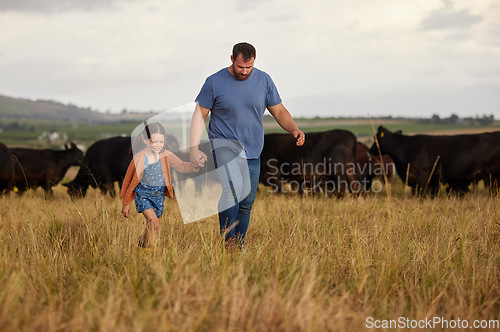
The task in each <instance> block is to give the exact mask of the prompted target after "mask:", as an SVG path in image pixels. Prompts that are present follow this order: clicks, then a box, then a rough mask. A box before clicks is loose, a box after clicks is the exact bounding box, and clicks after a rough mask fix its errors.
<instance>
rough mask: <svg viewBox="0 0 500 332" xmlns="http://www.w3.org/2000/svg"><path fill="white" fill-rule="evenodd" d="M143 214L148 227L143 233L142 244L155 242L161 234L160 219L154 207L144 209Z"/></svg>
mask: <svg viewBox="0 0 500 332" xmlns="http://www.w3.org/2000/svg"><path fill="white" fill-rule="evenodd" d="M142 214H143V215H144V217H145V218H146V229H145V230H144V234H143V235H142V244H143V245H146V244H151V243H154V242H155V241H156V240H157V239H158V236H159V235H160V219H159V218H158V217H157V216H156V213H155V211H154V210H153V209H147V210H144V211H143V212H142Z"/></svg>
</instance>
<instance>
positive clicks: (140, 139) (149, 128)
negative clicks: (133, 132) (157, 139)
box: [129, 122, 167, 156]
mask: <svg viewBox="0 0 500 332" xmlns="http://www.w3.org/2000/svg"><path fill="white" fill-rule="evenodd" d="M153 134H161V135H163V136H164V137H165V143H164V145H163V149H165V146H166V139H167V135H166V134H165V128H163V126H162V125H161V124H160V123H158V122H153V123H149V124H147V125H146V126H144V130H143V131H142V132H141V133H140V134H139V135H137V137H136V138H135V139H134V141H133V142H132V145H131V146H130V151H129V154H130V155H131V156H133V155H134V154H136V153H137V152H139V151H142V150H143V149H144V148H146V144H144V140H146V141H147V140H150V139H151V135H153Z"/></svg>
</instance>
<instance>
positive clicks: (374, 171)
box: [357, 142, 394, 191]
mask: <svg viewBox="0 0 500 332" xmlns="http://www.w3.org/2000/svg"><path fill="white" fill-rule="evenodd" d="M369 150H370V148H369V147H368V146H366V145H365V144H363V143H361V142H358V170H357V173H358V174H359V176H360V177H361V182H362V183H363V184H364V189H365V191H370V189H371V186H372V182H373V179H375V178H380V179H381V181H382V182H383V183H385V178H384V175H385V176H386V177H387V180H390V179H391V178H392V175H393V174H394V162H393V161H392V159H391V157H389V155H387V154H384V155H383V156H382V161H383V162H381V161H380V156H379V155H378V154H377V155H372V154H370V153H369V152H368V151H369ZM384 173H385V174H384Z"/></svg>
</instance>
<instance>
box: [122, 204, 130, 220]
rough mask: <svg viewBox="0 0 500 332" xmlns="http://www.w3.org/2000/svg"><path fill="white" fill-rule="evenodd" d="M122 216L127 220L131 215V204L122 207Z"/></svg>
mask: <svg viewBox="0 0 500 332" xmlns="http://www.w3.org/2000/svg"><path fill="white" fill-rule="evenodd" d="M122 214H123V216H124V217H125V218H128V216H129V215H130V205H129V204H124V205H123V207H122Z"/></svg>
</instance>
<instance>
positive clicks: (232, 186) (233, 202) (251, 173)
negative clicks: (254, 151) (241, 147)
mask: <svg viewBox="0 0 500 332" xmlns="http://www.w3.org/2000/svg"><path fill="white" fill-rule="evenodd" d="M214 158H215V165H216V167H217V174H218V175H219V179H220V181H221V184H222V194H221V198H220V200H219V205H218V211H219V223H220V232H221V234H224V233H225V232H226V231H227V234H226V239H227V238H229V237H232V238H237V239H238V240H239V243H240V244H243V240H244V239H245V235H246V233H247V229H248V224H249V222H250V211H251V210H252V205H253V202H254V201H255V194H256V193H257V186H258V185H259V175H260V158H258V159H245V158H242V157H239V156H238V154H237V153H236V152H235V151H234V150H232V149H230V148H217V149H215V151H214ZM235 222H236V225H234V223H235Z"/></svg>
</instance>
